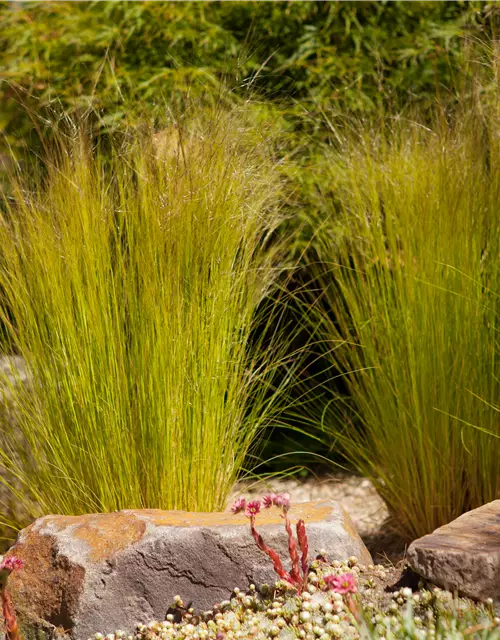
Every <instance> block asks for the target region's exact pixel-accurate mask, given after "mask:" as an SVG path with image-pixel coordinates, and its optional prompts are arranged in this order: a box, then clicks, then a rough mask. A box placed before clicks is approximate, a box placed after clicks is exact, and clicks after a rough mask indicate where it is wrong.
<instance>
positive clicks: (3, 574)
mask: <svg viewBox="0 0 500 640" xmlns="http://www.w3.org/2000/svg"><path fill="white" fill-rule="evenodd" d="M22 566H23V562H22V560H20V559H19V558H16V556H10V557H8V558H5V559H4V560H2V562H1V563H0V599H1V600H2V613H3V621H4V628H5V638H6V640H21V634H20V633H19V626H18V624H17V617H16V612H15V611H14V607H13V606H12V602H11V599H10V597H9V595H8V593H7V591H6V586H7V580H8V578H9V576H10V574H11V573H12V572H13V571H17V570H18V569H21V568H22Z"/></svg>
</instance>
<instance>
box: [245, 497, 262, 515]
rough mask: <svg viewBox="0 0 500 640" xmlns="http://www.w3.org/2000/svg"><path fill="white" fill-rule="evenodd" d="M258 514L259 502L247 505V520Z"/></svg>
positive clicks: (254, 501) (253, 501)
mask: <svg viewBox="0 0 500 640" xmlns="http://www.w3.org/2000/svg"><path fill="white" fill-rule="evenodd" d="M258 513H260V500H252V501H251V502H249V503H248V504H247V508H246V511H245V515H246V516H247V518H254V517H255V516H256V515H257V514H258Z"/></svg>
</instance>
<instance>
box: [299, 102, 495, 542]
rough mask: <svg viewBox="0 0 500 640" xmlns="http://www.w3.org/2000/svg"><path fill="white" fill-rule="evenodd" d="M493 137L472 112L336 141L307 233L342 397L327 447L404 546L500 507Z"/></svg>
mask: <svg viewBox="0 0 500 640" xmlns="http://www.w3.org/2000/svg"><path fill="white" fill-rule="evenodd" d="M499 133H500V123H499V121H498V119H497V118H496V117H495V112H494V111H493V110H491V111H489V112H488V114H487V115H485V116H484V117H482V114H481V113H478V111H477V110H475V109H473V110H472V111H471V112H470V113H467V112H465V111H464V112H463V113H462V114H461V116H460V117H458V118H457V120H456V121H455V122H454V123H452V124H449V123H445V122H443V120H440V121H439V122H438V123H437V124H436V127H435V128H434V129H433V130H431V129H427V128H424V127H420V126H418V125H417V124H412V123H409V122H406V123H403V124H401V123H400V124H398V123H397V122H396V123H395V122H394V121H389V122H388V124H386V126H384V125H381V126H379V127H374V128H368V127H365V128H364V129H361V130H357V132H356V131H353V130H352V129H351V130H350V131H349V133H347V134H346V133H345V132H344V135H343V138H344V140H343V142H342V143H341V144H340V145H339V150H338V151H336V152H332V153H329V154H328V171H329V174H330V176H331V193H329V194H328V195H327V196H325V197H324V198H323V199H322V206H321V208H320V209H318V213H317V214H313V216H312V220H311V223H312V224H313V225H314V228H315V230H316V236H315V240H314V243H315V245H314V246H315V249H316V252H317V256H318V258H319V259H318V261H317V262H315V264H313V265H312V266H311V269H312V270H313V273H314V274H315V278H316V282H315V285H316V289H320V291H321V294H320V296H319V298H320V299H317V300H316V305H315V306H311V307H310V311H311V312H312V311H313V310H314V309H318V310H320V309H322V311H320V314H319V319H320V322H321V323H322V326H323V331H324V336H326V339H327V340H328V347H329V349H328V359H329V362H330V364H331V366H332V368H334V370H335V371H336V373H337V375H339V376H341V377H342V383H343V384H344V385H345V387H344V389H343V390H342V393H340V392H339V391H338V389H339V387H337V392H335V391H332V392H331V394H330V396H329V397H328V398H327V404H323V405H322V407H323V413H322V416H321V419H322V421H323V429H324V435H325V439H326V440H327V441H328V442H329V443H336V445H340V448H341V450H342V452H343V454H344V455H345V456H346V459H347V461H348V462H349V463H350V464H351V465H353V466H354V467H355V468H357V469H358V471H359V472H360V473H362V474H365V475H367V476H368V477H370V478H371V479H372V480H373V482H374V483H375V485H376V487H377V489H378V491H379V492H380V494H381V496H382V497H383V498H384V500H385V501H386V502H387V505H388V507H389V511H390V513H391V515H392V517H393V525H394V526H395V527H396V528H397V529H398V530H399V531H400V532H401V533H402V534H403V535H404V536H405V537H406V538H407V539H412V538H415V537H417V536H420V535H423V534H425V533H428V532H430V531H432V530H434V529H435V528H436V527H438V526H440V525H443V524H445V523H446V522H448V521H450V520H452V519H453V518H455V517H457V516H459V515H460V514H461V513H463V512H464V511H467V510H468V509H471V508H474V507H477V506H479V505H481V504H483V503H486V502H488V501H490V500H493V499H495V498H498V497H500V441H499V440H498V439H497V438H493V437H491V435H489V434H488V433H486V431H489V432H491V433H492V434H497V435H500V421H499V415H500V414H499V413H498V408H495V406H494V405H495V403H498V398H499V397H500V395H499V394H500V384H499V350H498V336H499V334H498V328H499V320H498V314H499V297H498V292H500V253H499V249H500V155H499V151H500V147H499V143H498V140H499V137H498V134H499ZM339 139H340V135H339ZM324 166H326V163H325V165H324ZM325 310H326V312H325ZM314 317H315V322H316V321H317V319H318V315H317V314H316V315H315V316H314ZM331 388H332V389H333V388H335V387H334V386H332V387H331ZM479 398H482V399H484V400H486V401H487V402H484V401H481V400H480V399H479ZM488 403H489V404H488ZM457 418H458V419H457ZM470 425H475V426H477V427H480V428H481V429H482V430H480V429H478V428H474V427H472V426H470Z"/></svg>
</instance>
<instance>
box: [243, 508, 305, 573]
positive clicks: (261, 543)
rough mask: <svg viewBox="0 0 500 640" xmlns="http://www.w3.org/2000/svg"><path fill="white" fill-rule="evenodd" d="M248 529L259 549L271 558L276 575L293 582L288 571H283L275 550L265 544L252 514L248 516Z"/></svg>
mask: <svg viewBox="0 0 500 640" xmlns="http://www.w3.org/2000/svg"><path fill="white" fill-rule="evenodd" d="M250 531H251V532H252V536H253V539H254V540H255V543H256V545H257V546H258V547H259V549H260V550H261V551H263V552H264V553H265V554H266V555H267V556H268V557H269V558H271V560H272V562H273V567H274V570H275V571H276V573H277V574H278V576H279V577H280V578H281V579H282V580H286V582H289V583H290V584H295V583H294V581H293V579H292V576H291V575H290V574H289V573H288V571H285V568H284V567H283V563H282V562H281V558H280V557H279V555H278V554H277V553H276V551H274V550H273V549H271V548H270V547H268V546H267V545H266V543H265V542H264V539H263V538H262V536H261V535H260V533H259V532H258V531H257V529H256V528H255V516H252V517H251V518H250Z"/></svg>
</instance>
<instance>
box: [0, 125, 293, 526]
mask: <svg viewBox="0 0 500 640" xmlns="http://www.w3.org/2000/svg"><path fill="white" fill-rule="evenodd" d="M13 189H14V195H13V198H12V200H9V201H7V200H6V201H5V203H4V205H5V207H4V209H5V210H4V212H3V214H2V218H1V229H0V251H1V257H2V263H1V267H0V286H1V287H2V290H3V292H4V300H3V308H4V309H5V308H7V309H9V312H10V316H11V318H12V322H10V318H8V317H5V314H4V318H3V320H4V322H5V323H6V325H7V327H8V329H9V333H10V340H11V343H12V346H13V348H15V349H16V350H17V351H18V352H19V353H20V354H21V355H22V356H24V357H25V359H26V361H27V368H28V371H29V372H30V376H31V385H30V387H31V388H30V389H28V390H27V391H24V387H23V386H22V385H20V386H17V387H13V389H12V391H11V392H12V393H13V394H14V403H15V407H16V413H17V422H18V427H17V429H11V430H10V431H8V430H7V432H6V433H4V434H3V435H4V439H6V444H5V445H4V449H3V451H2V453H1V455H2V465H3V466H4V467H5V469H6V470H7V472H8V474H9V477H10V478H11V490H12V491H15V493H16V496H17V497H18V499H19V500H20V501H23V502H24V503H25V504H26V506H27V508H28V509H30V515H37V514H38V513H53V512H57V513H66V514H70V513H84V512H89V511H90V512H92V511H109V510H115V509H123V508H141V507H148V508H172V509H188V510H217V509H220V508H223V507H224V505H225V501H226V498H227V495H228V492H229V491H230V490H231V487H232V485H233V483H234V481H235V479H236V478H237V476H238V474H239V473H240V472H241V468H242V465H243V461H244V459H245V456H247V455H248V453H249V452H250V451H252V450H253V449H254V447H255V445H256V441H257V440H258V437H259V435H260V433H261V431H262V429H263V428H264V427H268V426H271V425H273V424H275V423H276V421H277V419H276V412H277V409H278V406H279V402H280V397H281V392H282V390H283V385H284V382H282V383H280V386H278V387H277V388H275V387H272V386H271V384H272V381H273V379H274V373H275V371H276V368H277V367H278V365H279V363H280V356H279V350H280V349H282V348H284V344H285V341H279V340H278V339H277V338H278V336H275V335H273V330H272V327H273V324H272V323H273V318H272V315H271V314H268V316H267V319H262V318H260V319H259V321H260V322H261V323H263V325H262V326H264V327H265V326H269V331H267V333H266V334H265V336H266V341H267V342H266V348H265V355H266V358H265V360H264V359H263V357H262V352H264V349H263V348H262V347H261V345H260V343H259V339H254V344H253V346H252V348H250V346H249V337H250V333H251V331H252V328H253V327H254V322H255V321H256V318H255V313H256V310H257V308H258V305H259V303H260V301H261V300H262V299H263V297H264V296H265V295H267V294H268V293H269V292H270V289H271V288H272V287H273V286H274V285H273V283H274V282H275V279H276V275H277V272H278V270H279V269H278V268H277V264H276V259H277V256H278V254H279V251H280V247H279V244H276V243H270V242H269V240H270V238H271V236H272V234H273V233H274V231H275V229H276V226H277V224H278V223H279V220H280V214H279V212H278V209H277V206H276V201H277V198H278V195H279V183H277V182H276V180H275V179H274V178H273V159H272V157H271V156H270V153H269V144H268V140H267V139H266V137H265V136H263V137H262V140H261V141H260V143H256V139H255V135H254V134H253V133H252V134H251V133H250V132H249V131H248V129H247V126H246V124H242V121H241V120H240V119H239V116H238V115H236V114H232V115H230V116H226V115H224V114H222V113H219V114H218V115H217V116H213V117H212V118H211V120H210V121H209V122H208V123H207V122H206V121H205V122H200V121H198V122H192V123H191V124H190V125H189V126H188V125H185V126H182V127H176V126H174V125H172V126H171V128H170V129H168V130H166V131H165V132H164V133H163V134H162V136H160V137H158V136H153V137H147V136H143V137H142V139H140V141H139V142H134V143H130V144H129V145H128V146H122V147H121V148H119V149H117V150H116V149H115V151H114V153H113V154H112V158H111V159H109V153H108V154H106V156H105V158H104V157H103V156H102V155H101V153H100V151H99V149H97V150H94V149H91V148H90V147H89V145H88V144H87V142H86V140H85V137H84V136H81V135H79V134H77V135H76V136H75V138H74V140H73V141H70V142H67V141H65V142H62V143H60V144H59V146H58V151H57V153H55V154H54V155H53V156H52V158H51V161H50V162H48V163H47V165H46V174H45V175H44V176H43V178H42V177H40V178H39V179H38V181H36V182H35V188H34V189H33V190H32V191H28V190H27V189H26V187H25V185H22V184H20V183H17V184H14V187H13ZM263 335H264V334H263Z"/></svg>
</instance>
